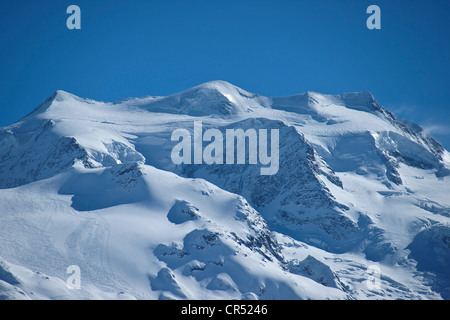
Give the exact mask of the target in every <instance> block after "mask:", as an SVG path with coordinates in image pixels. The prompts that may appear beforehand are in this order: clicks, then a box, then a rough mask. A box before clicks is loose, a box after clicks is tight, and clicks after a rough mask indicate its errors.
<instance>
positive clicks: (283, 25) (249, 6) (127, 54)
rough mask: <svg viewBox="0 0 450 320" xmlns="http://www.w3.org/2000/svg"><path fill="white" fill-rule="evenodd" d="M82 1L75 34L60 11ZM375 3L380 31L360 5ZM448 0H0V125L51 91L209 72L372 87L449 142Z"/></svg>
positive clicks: (165, 85) (194, 79)
mask: <svg viewBox="0 0 450 320" xmlns="http://www.w3.org/2000/svg"><path fill="white" fill-rule="evenodd" d="M71 4H76V5H79V6H80V8H81V14H82V22H81V24H82V30H68V29H67V28H66V20H67V17H68V16H69V15H68V14H66V9H67V7H68V6H69V5H71ZM371 4H376V5H378V6H380V8H381V19H382V21H381V26H382V29H381V30H368V29H367V28H366V19H367V17H368V16H369V15H368V14H366V8H367V7H368V6H369V5H371ZM449 13H450V1H448V0H433V1H429V0H428V1H426V0H420V1H418V0H407V1H406V0H395V1H394V0H370V1H366V0H339V1H337V0H292V1H287V0H270V1H267V0H221V1H218V0H205V1H203V0H199V1H189V0H180V1H176V0H158V1H156V0H145V1H144V0H142V1H140V0H133V1H126V0H120V1H119V0H95V1H94V0H71V1H64V0H53V1H51V0H30V1H23V0H15V1H9V2H4V3H2V4H1V6H0V126H5V125H8V124H11V123H13V122H15V121H17V120H18V119H19V118H21V117H22V116H24V115H25V114H27V113H28V112H30V111H31V110H32V109H34V107H36V106H37V105H38V104H39V103H41V102H42V101H43V100H44V99H45V98H46V97H48V96H49V95H51V94H52V93H53V92H54V91H55V90H57V89H62V90H66V91H69V92H72V93H74V94H76V95H79V96H82V97H89V98H93V99H97V100H104V101H114V100H118V99H122V98H125V97H131V96H144V95H167V94H170V93H175V92H178V91H181V90H184V89H187V88H189V87H192V86H194V85H197V84H200V83H203V82H206V81H210V80H226V81H229V82H231V83H233V84H235V85H237V86H239V87H242V88H244V89H246V90H248V91H251V92H256V93H259V94H262V95H266V96H282V95H291V94H295V93H300V92H304V91H306V90H313V91H318V92H323V93H331V94H335V93H341V92H349V91H362V90H368V91H371V92H372V93H373V94H374V95H375V97H376V99H377V100H378V101H379V102H380V103H381V104H382V105H383V106H385V107H387V108H388V109H389V110H391V111H393V112H394V113H395V114H396V115H397V116H399V117H400V118H403V119H407V120H411V121H415V122H417V123H419V124H421V125H422V126H424V127H426V128H427V129H428V130H430V131H431V132H432V134H433V136H435V137H436V138H437V140H438V141H440V142H441V143H443V144H444V146H445V147H446V148H447V149H450V106H449V100H450V93H449V92H450V90H449V83H450V81H449V74H450V72H449V71H450V59H449V53H450V50H449V46H450V43H449V31H450V19H449Z"/></svg>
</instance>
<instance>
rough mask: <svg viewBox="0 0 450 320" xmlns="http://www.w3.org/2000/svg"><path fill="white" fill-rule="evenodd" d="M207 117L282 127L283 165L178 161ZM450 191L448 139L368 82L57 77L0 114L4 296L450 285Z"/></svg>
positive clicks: (207, 124)
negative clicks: (96, 95) (111, 96)
mask: <svg viewBox="0 0 450 320" xmlns="http://www.w3.org/2000/svg"><path fill="white" fill-rule="evenodd" d="M195 121H197V122H198V121H201V123H202V125H203V132H204V131H205V130H207V129H216V130H218V131H219V132H226V130H227V129H243V130H248V129H255V130H273V129H276V130H278V132H279V169H278V171H277V173H276V174H273V175H261V174H260V168H261V167H262V166H263V165H261V164H249V163H248V161H247V162H246V163H245V164H206V163H201V164H174V162H173V161H172V159H171V152H172V149H173V148H174V146H175V145H176V144H177V143H178V142H177V141H172V139H171V136H172V133H173V132H174V131H175V130H178V129H185V131H186V130H187V131H188V132H190V133H192V135H193V136H195V132H194V122H195ZM206 144H207V143H206V142H203V146H205V145H206ZM260 148H261V146H260ZM248 156H249V155H248V154H247V158H248ZM448 195H450V153H449V152H448V151H446V150H445V149H444V148H442V146H440V145H439V143H437V142H436V141H435V140H434V139H433V138H432V137H430V136H429V135H427V134H426V133H425V132H423V131H422V129H421V128H420V127H419V126H418V125H416V124H413V123H408V122H405V121H401V120H399V119H397V118H396V117H395V116H394V115H393V114H391V113H390V112H389V111H388V110H386V109H385V108H383V107H382V106H380V105H379V104H378V102H377V101H376V100H375V98H374V97H373V96H372V95H371V94H370V93H369V92H360V93H344V94H341V95H326V94H320V93H316V92H306V93H303V94H298V95H293V96H289V97H277V98H269V97H264V96H261V95H257V94H253V93H249V92H247V91H245V90H243V89H240V88H238V87H236V86H234V85H232V84H229V83H227V82H224V81H213V82H208V83H205V84H202V85H199V86H197V87H194V88H191V89H188V90H186V91H183V92H180V93H177V94H174V95H170V96H167V97H154V96H148V97H144V98H130V99H126V100H121V101H118V102H114V103H109V102H108V103H107V102H98V101H94V100H90V99H84V98H80V97H77V96H75V95H72V94H70V93H67V92H64V91H57V92H55V93H54V94H53V95H52V96H51V97H49V98H48V99H47V100H46V101H45V102H44V103H42V104H41V105H40V106H39V107H38V108H36V109H35V110H34V111H33V112H31V113H30V114H29V115H27V116H25V117H24V118H23V119H21V120H20V121H18V122H17V123H15V124H13V125H11V126H8V127H5V128H0V298H5V299H79V298H83V299H84V298H87V299H397V298H399V299H441V298H444V299H450V271H449V266H450V198H449V196H448ZM73 265H75V266H78V267H79V270H80V271H81V277H80V279H81V288H80V289H71V288H70V287H68V286H67V285H66V280H67V279H68V278H69V276H70V274H68V273H67V268H68V267H69V266H73Z"/></svg>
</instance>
